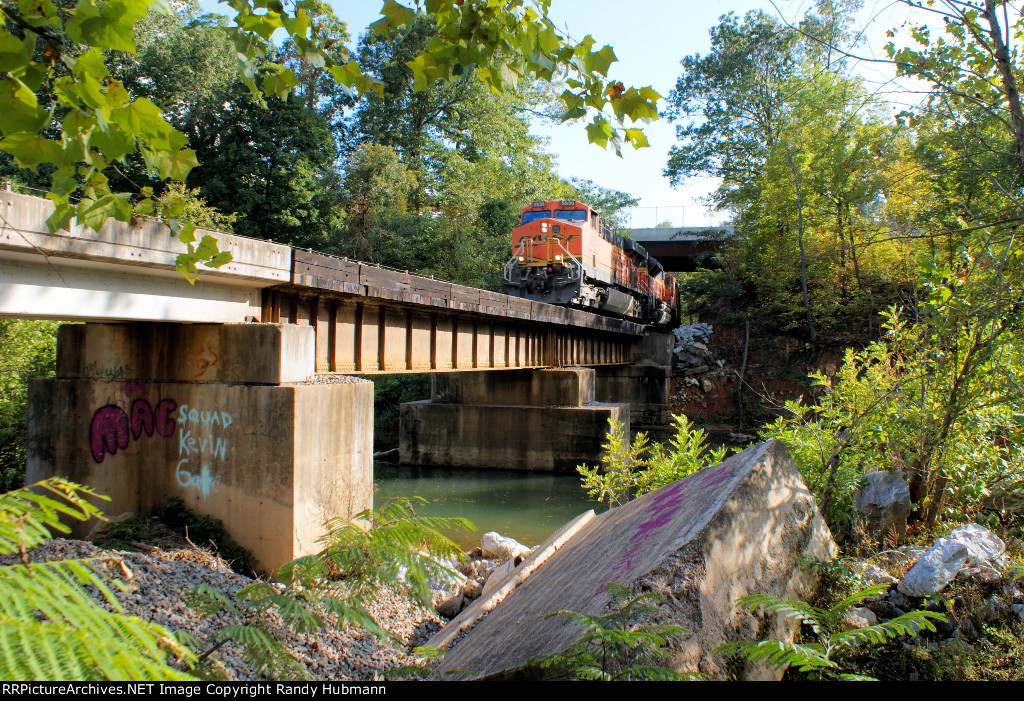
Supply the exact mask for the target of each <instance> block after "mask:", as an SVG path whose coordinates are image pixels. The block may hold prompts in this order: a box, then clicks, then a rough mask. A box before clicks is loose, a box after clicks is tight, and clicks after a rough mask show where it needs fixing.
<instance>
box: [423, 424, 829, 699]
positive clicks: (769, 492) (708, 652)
mask: <svg viewBox="0 0 1024 701" xmlns="http://www.w3.org/2000/svg"><path fill="white" fill-rule="evenodd" d="M835 553H836V548H835V544H834V543H833V541H832V536H831V534H830V533H829V531H828V528H827V527H826V526H825V524H824V521H823V520H822V519H821V517H820V515H819V514H818V512H817V508H816V506H815V504H814V500H813V497H812V496H811V494H810V493H809V492H808V490H807V488H806V486H805V485H804V483H803V481H802V479H801V477H800V473H799V471H798V470H797V468H796V465H795V464H794V463H793V461H792V459H791V458H790V457H789V454H788V452H787V451H786V448H785V446H784V445H783V444H782V443H780V442H778V441H770V442H768V443H763V444H761V445H758V446H755V447H753V448H749V449H747V450H745V451H743V452H742V453H739V454H737V455H734V456H733V457H731V458H729V459H728V460H726V461H724V462H723V463H722V464H720V465H718V466H717V467H713V468H709V469H706V470H702V471H700V472H698V473H696V474H694V475H691V476H689V477H687V478H685V479H683V480H680V481H678V482H675V483H673V484H670V485H668V486H666V487H663V488H661V489H659V490H657V491H655V492H652V493H650V494H647V495H644V496H643V497H640V498H638V499H635V500H633V501H632V502H630V503H628V504H626V505H624V506H622V507H620V508H616V509H612V510H610V511H607V512H605V513H603V514H601V515H599V516H597V517H596V518H594V519H591V520H590V521H589V522H587V523H586V524H585V525H584V526H583V528H581V529H580V530H579V531H578V532H577V533H576V534H575V535H574V536H573V537H572V538H571V539H569V540H568V542H566V543H564V544H561V546H560V547H558V548H557V549H556V550H555V551H554V552H553V553H551V554H550V556H549V557H548V559H547V560H546V561H544V562H543V563H542V564H541V565H540V566H539V567H537V568H536V569H535V570H534V571H533V572H532V573H530V574H529V576H527V577H525V578H522V577H520V578H519V581H518V582H517V583H516V585H515V588H514V590H513V591H511V592H507V591H506V592H505V596H504V598H503V600H502V601H500V603H498V604H497V605H496V606H494V607H493V609H492V610H490V611H489V612H484V613H486V615H484V616H483V618H482V619H480V620H479V621H478V622H477V623H476V624H475V625H473V626H472V628H470V630H469V632H468V634H466V635H465V637H462V638H460V639H459V641H458V642H456V643H455V644H454V646H452V647H451V649H450V650H449V651H448V654H447V655H446V656H445V658H444V661H443V663H442V664H441V670H442V671H448V670H455V669H468V670H472V671H473V674H472V675H468V676H472V677H475V678H485V677H491V678H502V677H508V676H511V675H514V673H515V672H516V671H517V670H520V669H521V668H522V667H523V666H524V665H525V664H526V662H527V661H528V660H529V659H530V658H531V657H533V656H535V655H541V654H549V653H554V652H557V651H560V650H563V649H565V648H566V647H567V646H569V645H570V644H572V643H573V642H574V641H575V640H576V639H577V638H578V637H579V635H580V633H581V629H580V628H579V627H577V626H566V625H564V624H563V623H562V622H561V621H560V619H559V618H558V617H551V618H545V616H546V614H548V613H551V612H553V611H558V610H571V611H581V612H586V613H591V614H599V613H602V612H604V611H606V610H607V608H606V607H607V606H608V604H609V596H608V594H607V593H606V592H605V589H604V585H605V584H606V583H607V582H610V581H614V582H618V583H620V584H623V585H626V586H628V587H630V588H631V589H633V590H634V591H636V592H641V591H654V592H657V593H659V594H661V595H663V596H664V597H665V601H664V603H662V604H661V605H660V610H659V613H658V614H657V615H655V616H653V617H652V619H651V620H649V621H646V622H648V623H675V624H678V625H682V626H684V627H686V628H687V629H688V630H689V631H691V632H690V633H688V634H687V635H685V636H682V637H680V638H678V639H673V640H672V641H671V653H670V655H669V659H667V660H666V663H667V664H669V665H670V666H672V667H673V668H675V669H677V670H680V671H688V672H701V673H704V674H707V675H709V676H710V677H711V678H713V679H726V678H745V679H767V678H778V676H779V675H780V672H778V671H776V670H769V669H767V668H765V667H763V666H759V665H753V664H743V663H741V662H738V661H731V662H730V661H729V660H725V659H721V658H718V657H715V656H714V655H713V652H712V651H713V650H714V649H715V647H717V646H718V645H720V644H722V643H725V642H728V641H732V640H744V639H746V640H753V639H759V638H765V637H767V638H775V639H785V638H788V637H791V636H792V632H793V628H792V625H791V623H790V622H789V621H788V620H786V619H784V618H781V617H780V618H769V619H767V620H761V619H759V618H758V617H755V616H754V615H753V614H751V613H749V612H747V611H745V610H739V609H737V608H736V607H735V601H736V600H737V599H738V598H740V597H742V596H745V595H748V594H754V593H764V594H772V595H775V596H781V597H784V598H799V597H801V596H804V595H805V594H806V593H807V589H808V587H809V585H810V584H811V580H810V578H809V577H810V575H808V574H806V573H804V572H801V570H800V567H799V563H800V561H801V560H802V559H803V558H807V557H815V558H821V559H827V558H830V557H833V556H834V555H835ZM520 567H522V566H520ZM517 571H518V569H517ZM513 577H515V575H513ZM470 613H471V614H472V615H473V616H475V617H478V616H479V614H480V613H481V612H480V611H475V612H470ZM467 615H470V614H467ZM465 622H466V621H460V619H455V621H453V622H452V623H451V624H449V625H450V626H451V625H455V626H457V627H459V628H463V627H465V626H463V623H465ZM469 623H470V625H472V621H469ZM434 640H435V641H437V642H445V641H446V640H448V641H449V642H450V636H447V637H446V636H445V633H444V631H442V632H441V633H440V634H439V635H438V636H437V637H435V639H434ZM430 644H434V642H433V641H432V642H431V643H430Z"/></svg>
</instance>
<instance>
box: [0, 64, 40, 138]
mask: <svg viewBox="0 0 1024 701" xmlns="http://www.w3.org/2000/svg"><path fill="white" fill-rule="evenodd" d="M49 118H50V113H49V112H47V111H46V110H45V109H44V108H42V107H40V106H39V102H38V100H36V96H35V93H33V92H32V91H31V90H29V88H28V86H27V85H25V84H24V83H22V82H21V81H20V80H18V79H17V78H10V79H8V80H0V132H2V133H4V134H11V133H13V132H19V131H24V132H29V133H34V132H37V131H39V130H40V129H42V128H43V126H44V125H45V124H46V122H47V121H49Z"/></svg>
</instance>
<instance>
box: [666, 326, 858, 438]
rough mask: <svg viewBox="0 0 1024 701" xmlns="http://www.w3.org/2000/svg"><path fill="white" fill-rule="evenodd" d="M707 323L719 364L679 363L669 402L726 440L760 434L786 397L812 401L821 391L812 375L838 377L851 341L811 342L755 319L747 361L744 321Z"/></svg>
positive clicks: (709, 346)
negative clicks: (781, 331) (814, 343)
mask: <svg viewBox="0 0 1024 701" xmlns="http://www.w3.org/2000/svg"><path fill="white" fill-rule="evenodd" d="M705 323H708V324H710V325H711V327H712V329H713V331H712V333H711V334H710V335H709V336H708V338H707V344H706V345H707V349H708V351H709V352H710V354H711V356H712V357H713V358H714V359H715V362H713V363H710V364H705V365H701V366H698V367H696V368H694V367H686V366H685V363H676V365H675V367H674V374H673V377H672V381H671V383H670V386H669V406H670V408H671V410H672V413H673V414H680V413H682V414H686V415H687V416H688V417H689V418H690V420H691V421H693V423H694V424H695V425H696V426H697V427H700V428H704V429H705V430H706V431H708V433H710V434H711V435H712V436H718V437H721V438H723V439H724V438H726V437H727V436H728V434H729V433H730V432H731V433H743V434H747V435H753V434H755V433H756V432H757V430H758V429H759V428H760V427H761V426H762V425H764V424H765V423H768V422H771V421H773V420H774V419H775V417H776V416H779V415H780V414H781V413H782V411H783V407H784V404H785V402H786V401H789V400H793V399H797V398H799V397H801V396H802V397H804V399H805V401H810V400H811V398H812V397H813V396H814V395H815V393H816V392H817V391H818V390H816V389H815V388H814V387H813V382H812V380H811V378H810V377H809V376H810V374H811V373H812V372H814V371H819V372H822V373H824V374H825V375H827V376H829V377H831V376H834V375H835V373H836V372H837V371H838V369H839V367H840V366H841V365H842V361H843V355H844V353H845V352H846V348H847V347H849V343H848V342H847V343H843V342H827V341H826V342H825V343H819V344H817V345H814V346H812V345H811V344H809V343H806V342H804V341H803V340H801V339H799V338H797V337H795V336H794V335H785V334H781V333H779V332H778V331H773V330H771V329H766V328H764V327H761V326H759V325H756V324H754V323H751V324H750V330H749V343H748V344H747V348H746V364H745V365H744V345H745V328H744V325H743V324H742V323H741V324H740V325H738V326H737V325H727V324H725V323H723V322H721V321H720V320H715V319H707V320H705ZM702 367H706V368H707V369H704V370H702ZM741 373H742V377H743V381H742V384H741V382H740V376H741ZM740 402H742V410H741V407H740ZM741 411H742V416H741Z"/></svg>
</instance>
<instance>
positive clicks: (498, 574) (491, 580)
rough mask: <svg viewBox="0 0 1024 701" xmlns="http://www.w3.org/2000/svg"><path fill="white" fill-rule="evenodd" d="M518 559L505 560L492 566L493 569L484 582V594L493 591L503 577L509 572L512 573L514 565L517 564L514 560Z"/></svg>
mask: <svg viewBox="0 0 1024 701" xmlns="http://www.w3.org/2000/svg"><path fill="white" fill-rule="evenodd" d="M518 559H519V558H513V559H511V560H506V561H505V562H503V563H501V564H500V565H498V566H497V567H495V568H494V570H493V571H492V572H491V575H490V576H489V577H488V578H487V581H486V582H485V583H484V591H483V593H484V594H485V595H486V594H490V593H491V592H492V591H494V590H495V589H496V588H497V587H498V586H499V585H500V584H501V583H502V582H503V581H505V579H506V578H507V577H508V576H509V575H510V574H512V570H514V569H515V568H516V565H517V564H519V563H517V562H516V560H518Z"/></svg>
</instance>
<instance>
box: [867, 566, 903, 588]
mask: <svg viewBox="0 0 1024 701" xmlns="http://www.w3.org/2000/svg"><path fill="white" fill-rule="evenodd" d="M861 576H863V577H864V579H866V580H868V581H869V582H871V583H872V584H895V583H896V581H897V580H896V578H895V577H893V576H892V575H891V574H889V573H888V572H886V571H885V570H883V569H882V568H881V567H879V566H878V565H872V564H871V563H869V562H865V563H864V568H863V569H862V570H861Z"/></svg>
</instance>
